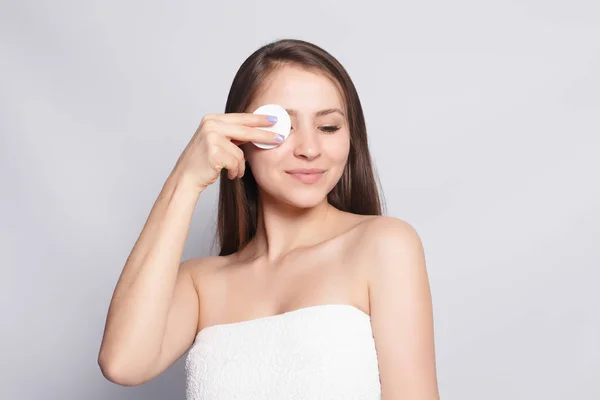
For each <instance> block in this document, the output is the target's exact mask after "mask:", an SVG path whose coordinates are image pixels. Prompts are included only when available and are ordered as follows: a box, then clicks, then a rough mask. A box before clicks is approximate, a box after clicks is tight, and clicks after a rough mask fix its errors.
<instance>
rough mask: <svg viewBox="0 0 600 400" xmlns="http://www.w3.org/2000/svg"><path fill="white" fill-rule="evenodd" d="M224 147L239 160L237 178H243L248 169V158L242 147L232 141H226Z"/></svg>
mask: <svg viewBox="0 0 600 400" xmlns="http://www.w3.org/2000/svg"><path fill="white" fill-rule="evenodd" d="M223 148H224V149H226V150H227V151H228V152H229V153H231V154H232V155H233V156H234V157H235V158H236V160H237V162H238V173H237V178H241V177H242V176H244V172H245V170H246V158H245V155H244V152H243V151H242V149H240V148H239V147H238V146H236V145H235V144H233V143H231V142H226V143H225V144H224V145H223Z"/></svg>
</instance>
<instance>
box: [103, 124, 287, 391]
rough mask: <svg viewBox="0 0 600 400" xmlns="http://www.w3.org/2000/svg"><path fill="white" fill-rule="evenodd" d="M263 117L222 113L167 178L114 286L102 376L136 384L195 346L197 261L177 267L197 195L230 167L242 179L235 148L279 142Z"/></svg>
mask: <svg viewBox="0 0 600 400" xmlns="http://www.w3.org/2000/svg"><path fill="white" fill-rule="evenodd" d="M272 124H273V123H272V122H271V121H269V120H268V119H267V116H264V115H254V114H218V115H209V116H206V117H205V118H203V119H202V123H201V124H200V127H199V128H198V130H197V131H196V133H195V134H194V136H193V138H192V140H191V141H190V143H189V144H188V145H187V147H186V148H185V150H184V151H183V153H182V154H181V156H180V157H179V159H178V161H177V163H176V165H175V167H174V168H173V171H172V172H171V174H170V175H169V178H168V179H167V180H166V182H165V184H164V185H163V188H162V190H161V192H160V195H159V196H158V198H157V200H156V202H155V204H154V206H153V207H152V210H151V212H150V215H149V216H148V219H147V221H146V224H145V225H144V227H143V229H142V232H141V234H140V236H139V238H138V240H137V241H136V243H135V245H134V247H133V249H132V251H131V253H130V255H129V257H128V259H127V262H126V263H125V266H124V268H123V271H122V273H121V276H120V278H119V280H118V282H117V285H116V288H115V291H114V294H113V297H112V300H111V303H110V307H109V311H108V315H107V319H106V326H105V330H104V336H103V339H102V344H101V347H100V352H99V355H98V363H99V365H100V368H101V370H102V373H103V374H104V376H105V377H106V378H107V379H109V380H110V381H112V382H115V383H118V384H121V385H127V386H131V385H139V384H142V383H144V382H147V381H149V380H151V379H152V378H154V377H156V376H157V375H159V374H160V373H161V372H163V371H164V370H165V369H166V368H168V367H169V366H170V365H171V364H172V363H173V362H175V360H177V359H178V358H179V357H181V356H182V355H183V353H184V352H185V351H186V350H187V349H188V348H189V347H190V345H191V344H192V343H193V340H194V337H195V334H196V329H197V326H198V294H197V293H196V289H195V286H194V284H193V281H192V276H191V269H192V268H193V267H194V263H195V261H187V262H183V263H181V264H180V260H181V256H182V253H183V248H184V244H185V240H186V236H187V234H188V231H189V227H190V223H191V220H192V215H193V212H194V209H195V206H196V203H197V201H198V197H199V195H200V193H201V192H202V191H203V190H204V189H205V188H206V187H207V186H208V185H210V184H212V183H214V182H215V181H216V180H217V178H218V176H219V174H220V171H221V170H222V169H223V168H225V169H227V172H228V177H229V178H230V179H235V178H237V177H241V176H242V175H243V174H244V170H245V160H244V155H243V152H242V150H241V149H240V148H239V147H238V146H237V145H236V144H234V143H232V140H235V141H236V142H237V143H238V144H240V143H243V142H246V141H258V142H262V143H273V144H276V143H278V141H277V140H276V139H275V137H274V134H273V133H272V132H268V131H265V130H260V129H256V128H254V127H261V126H265V127H266V126H271V125H272Z"/></svg>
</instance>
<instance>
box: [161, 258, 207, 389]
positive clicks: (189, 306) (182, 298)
mask: <svg viewBox="0 0 600 400" xmlns="http://www.w3.org/2000/svg"><path fill="white" fill-rule="evenodd" d="M197 264H198V261H197V260H194V259H192V260H188V261H184V262H183V263H181V265H180V267H179V271H178V272H177V280H176V283H175V287H174V290H173V298H172V300H171V304H170V307H169V313H168V316H167V323H166V327H165V333H164V337H163V340H162V344H161V348H160V352H159V354H158V357H157V359H156V362H155V365H154V371H153V374H152V375H153V377H156V376H158V375H160V374H161V373H162V372H163V371H164V370H166V369H167V368H168V367H169V366H171V365H172V364H173V363H174V362H175V361H177V360H178V359H179V358H180V357H181V356H182V355H183V354H184V353H185V352H186V351H187V350H188V349H189V348H190V346H191V345H192V344H193V342H194V339H195V337H196V330H197V328H198V310H199V307H198V293H197V291H196V286H195V285H194V281H193V278H192V271H193V269H195V268H196V267H197Z"/></svg>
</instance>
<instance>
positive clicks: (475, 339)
mask: <svg viewBox="0 0 600 400" xmlns="http://www.w3.org/2000/svg"><path fill="white" fill-rule="evenodd" d="M286 37H291V38H299V39H305V40H309V41H313V42H315V43H316V44H318V45H321V46H322V47H324V48H325V49H327V50H329V51H330V52H332V53H333V54H334V55H335V56H336V57H338V58H339V60H340V61H341V62H342V63H343V64H344V65H345V66H346V67H347V69H348V71H349V72H350V74H351V76H352V78H353V79H354V81H355V83H356V85H357V87H358V90H359V93H360V95H361V99H362V102H363V105H364V110H365V113H366V118H367V123H368V127H369V135H370V141H371V145H372V152H373V155H374V158H375V161H376V165H377V170H378V172H379V175H380V177H381V181H382V184H383V187H384V190H385V194H386V198H387V203H388V214H389V215H393V216H396V217H399V218H402V219H404V220H406V221H408V222H410V223H411V224H413V226H415V228H416V229H417V231H418V232H419V233H420V234H421V237H422V239H423V242H424V245H425V249H426V256H427V262H428V268H429V273H430V279H431V288H432V292H433V298H434V313H435V329H436V331H435V335H436V347H437V363H438V371H439V383H440V390H441V394H442V398H443V399H446V400H469V399H473V400H476V399H477V400H480V399H486V400H496V399H497V400H505V399H511V400H514V399H544V400H558V399H561V400H563V399H565V400H566V399H569V400H570V399H577V400H592V399H596V400H597V399H600V388H599V385H600V348H599V347H600V345H599V337H600V322H599V315H600V312H599V295H598V290H597V286H598V282H599V280H600V274H599V273H598V267H600V251H599V242H600V185H599V183H598V181H599V180H600V179H599V177H598V175H599V171H600V161H599V158H600V157H599V156H598V152H599V150H600V146H599V145H600V139H599V134H600V97H599V91H600V77H599V73H600V5H599V3H598V2H597V1H593V0H589V1H568V2H567V1H541V0H538V1H532V0H529V1H527V0H526V1H522V0H521V1H466V0H457V1H452V2H448V1H425V2H396V1H387V2H376V1H367V2H365V1H356V2H348V1H344V2H341V1H339V2H334V1H324V0H320V1H307V0H305V1H301V2H287V1H280V2H276V1H244V2H242V1H239V2H234V1H221V2H202V1H166V0H164V1H141V0H139V1H106V0H104V1H99V0H96V1H75V0H72V1H64V0H61V1H53V2H50V1H38V2H33V1H12V2H11V1H7V0H3V1H2V2H1V6H0V45H1V47H0V68H1V74H0V85H1V90H0V93H1V104H0V106H1V107H0V113H1V114H0V117H1V118H0V129H1V137H0V178H1V186H0V191H1V196H0V217H1V219H0V221H1V222H0V223H1V228H0V250H1V254H0V257H1V263H2V264H1V265H2V270H1V271H2V274H1V278H0V300H1V305H0V306H1V316H0V324H1V326H2V328H1V330H0V335H1V337H0V346H1V351H0V354H1V355H0V359H1V361H0V363H1V364H0V368H1V374H0V382H1V383H0V398H2V399H7V400H8V399H90V400H91V399H157V400H158V399H177V398H182V397H183V390H184V375H183V372H184V370H183V363H182V362H181V361H180V362H178V363H177V364H176V365H175V366H174V367H172V368H171V369H169V370H168V371H167V372H166V373H165V374H164V375H162V376H161V377H159V378H158V379H156V380H155V381H153V382H151V383H149V384H147V385H144V386H141V387H137V388H123V387H119V386H116V385H113V384H111V383H109V382H108V381H106V380H105V379H104V378H103V377H102V375H101V373H100V370H99V368H98V366H97V363H96V359H97V352H98V348H99V345H100V340H101V336H102V330H103V327H104V320H105V316H106V311H107V307H108V304H109V300H110V297H111V294H112V291H113V288H114V285H115V283H116V281H117V278H118V276H119V273H120V271H121V268H122V267H123V264H124V262H125V260H126V257H127V255H128V254H129V251H130V249H131V247H132V246H133V244H134V241H135V240H136V238H137V237H138V234H139V232H140V230H141V228H142V225H143V223H144V222H145V220H146V217H147V215H148V212H149V211H150V208H151V206H152V204H153V202H154V200H155V198H156V195H157V194H158V192H159V190H160V188H161V185H162V183H163V182H164V179H165V178H166V176H167V174H168V173H169V171H170V169H171V168H172V166H173V164H174V162H175V161H176V159H177V157H178V156H179V154H180V152H181V151H182V150H183V148H184V146H185V145H186V144H187V142H188V140H189V138H190V137H191V135H192V134H193V132H194V130H195V129H196V127H197V125H198V123H199V121H200V119H201V117H202V116H203V115H204V114H205V113H209V112H222V110H223V107H224V104H225V99H226V95H227V91H228V89H229V85H230V84H231V80H232V78H233V75H234V73H235V72H236V70H237V69H238V67H239V65H240V64H241V62H242V61H243V60H244V59H245V58H246V57H247V56H248V55H249V54H250V53H251V52H252V51H254V50H255V49H256V48H258V47H259V46H261V45H263V44H265V43H267V42H269V41H271V40H274V39H279V38H286ZM216 194H217V191H216V186H214V187H213V188H212V189H211V190H210V191H208V192H206V193H205V194H203V195H202V197H201V199H200V201H199V203H198V208H197V212H196V213H195V216H194V222H193V227H192V229H191V233H190V236H189V237H188V243H187V247H186V251H185V254H184V257H185V258H188V257H192V256H200V255H206V254H208V250H209V248H210V244H211V243H210V242H211V240H212V237H213V232H214V221H215V204H216Z"/></svg>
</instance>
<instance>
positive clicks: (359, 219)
mask: <svg viewBox="0 0 600 400" xmlns="http://www.w3.org/2000/svg"><path fill="white" fill-rule="evenodd" d="M269 103H276V104H281V105H283V106H284V107H286V108H287V109H288V110H289V111H288V112H289V113H290V115H292V125H293V130H292V133H291V134H290V136H289V137H288V139H287V140H286V141H285V142H284V143H283V144H280V146H279V147H277V148H275V149H272V150H262V149H258V148H256V147H254V146H253V145H252V144H251V143H248V142H250V141H257V142H261V143H278V142H277V141H276V140H275V138H274V137H273V134H272V133H270V132H266V131H263V130H260V129H257V128H256V127H260V126H269V125H270V124H271V123H272V122H269V121H268V119H267V117H266V116H258V115H253V114H250V113H240V114H214V115H208V116H205V117H204V118H203V120H202V122H201V124H200V126H199V128H198V130H197V131H196V133H195V134H194V136H193V138H192V139H191V141H190V143H189V144H188V146H187V147H186V149H185V150H184V152H183V153H182V155H181V156H180V158H179V160H178V162H177V164H176V165H175V167H174V169H173V171H172V173H171V174H170V176H169V178H168V179H167V181H166V182H165V185H164V186H163V188H162V190H161V193H160V195H159V196H158V198H157V200H156V202H155V204H154V207H153V208H152V210H151V212H150V215H149V217H148V220H147V222H146V224H145V226H144V228H143V230H142V233H141V234H140V237H139V239H138V241H137V242H136V244H135V246H134V247H133V249H132V251H131V254H130V256H129V258H128V260H127V262H126V264H125V266H124V268H123V272H122V274H121V277H120V278H119V281H118V282H117V286H116V288H115V293H114V295H113V298H112V301H111V305H110V308H109V312H108V316H107V322H106V328H105V332H104V337H103V340H102V345H101V348H100V352H99V357H98V362H99V365H100V367H101V369H102V372H103V374H104V375H105V376H106V378H107V379H109V380H111V381H113V382H115V383H118V384H121V385H139V384H142V383H145V382H147V381H149V380H151V379H153V378H155V377H156V376H158V375H159V374H161V373H162V372H163V371H164V370H166V369H167V368H168V367H169V366H170V365H172V364H173V363H174V362H175V361H176V360H177V359H178V358H180V357H181V356H182V355H183V354H184V353H185V352H186V351H187V350H188V349H189V348H190V347H191V346H192V344H193V342H194V339H195V337H196V335H197V333H198V332H199V331H200V330H202V329H204V328H206V327H209V326H213V325H220V324H227V323H232V322H241V321H248V320H252V319H256V318H260V317H266V316H272V315H277V314H281V313H284V312H287V311H294V310H297V309H301V308H305V307H310V306H315V305H324V304H347V305H350V306H354V307H356V308H357V309H359V310H362V311H363V312H365V313H366V314H369V315H370V317H371V325H372V329H373V337H374V339H375V344H376V347H377V357H378V362H379V372H380V380H381V385H382V386H381V388H382V400H389V399H400V398H410V399H423V400H437V399H439V395H438V393H437V380H436V371H435V354H434V346H433V320H432V305H431V296H430V293H429V283H428V278H427V272H426V268H425V259H424V252H423V248H422V244H421V242H420V239H419V237H418V235H417V234H416V232H415V231H414V229H413V228H412V227H411V226H410V225H409V224H408V223H406V222H404V221H401V220H399V219H395V218H389V217H375V216H361V215H354V214H351V213H347V212H342V211H339V210H337V209H335V208H334V207H332V206H331V205H329V204H328V202H327V193H329V191H330V190H331V189H332V188H333V187H334V186H335V184H336V183H337V182H338V180H339V178H340V176H341V174H342V171H343V169H344V167H345V164H346V162H347V157H348V149H349V140H350V136H349V130H348V125H347V119H346V116H345V112H346V110H345V105H344V103H343V101H342V98H341V96H340V93H339V92H338V89H337V87H336V85H334V84H333V83H332V82H331V81H329V79H328V78H327V77H325V76H323V75H320V74H316V73H313V72H309V71H306V70H301V69H298V68H294V67H290V66H286V67H284V68H282V69H280V70H277V71H276V72H273V73H271V75H270V80H269V82H268V84H265V88H263V90H262V91H261V93H260V94H259V95H258V96H257V98H256V99H255V100H254V102H253V104H251V105H250V106H249V110H252V109H255V108H256V107H258V105H260V104H269ZM325 111H326V112H325ZM330 128H335V129H333V130H332V129H330ZM246 160H247V161H248V163H249V165H250V166H251V168H252V173H253V175H254V177H255V179H256V182H257V184H258V186H259V190H260V198H261V202H260V213H259V219H258V228H257V233H256V235H255V236H254V238H253V239H252V240H251V242H250V243H249V244H248V245H247V246H246V247H244V248H243V249H242V250H240V251H239V252H237V253H235V254H232V255H230V256H226V257H205V258H198V259H191V260H187V261H184V262H181V261H180V260H181V256H182V252H183V246H184V244H185V239H186V236H187V233H188V230H189V227H190V223H191V218H192V214H193V212H194V209H195V206H196V203H197V200H198V197H199V196H200V195H201V193H202V192H203V191H204V190H205V189H206V187H208V186H209V185H211V184H213V183H214V182H215V181H216V180H217V178H218V176H219V174H220V172H221V170H223V169H226V170H227V172H228V178H229V179H237V178H239V177H241V176H243V175H244V173H245V168H246V167H245V161H246ZM297 168H317V169H320V170H322V173H321V176H320V178H319V179H318V180H317V181H315V182H312V183H310V184H307V183H306V182H302V180H301V179H298V178H297V177H295V176H294V174H295V173H296V172H294V171H295V170H296V169H297Z"/></svg>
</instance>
